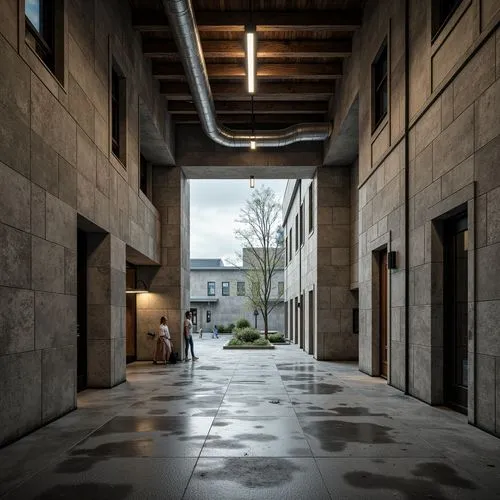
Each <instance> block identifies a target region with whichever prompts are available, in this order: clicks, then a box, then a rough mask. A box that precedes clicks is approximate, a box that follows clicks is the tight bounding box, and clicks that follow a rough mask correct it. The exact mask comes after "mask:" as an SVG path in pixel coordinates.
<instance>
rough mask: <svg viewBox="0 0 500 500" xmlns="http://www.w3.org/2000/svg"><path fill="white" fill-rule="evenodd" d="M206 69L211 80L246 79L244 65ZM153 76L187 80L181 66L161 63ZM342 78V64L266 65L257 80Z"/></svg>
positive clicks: (211, 66)
mask: <svg viewBox="0 0 500 500" xmlns="http://www.w3.org/2000/svg"><path fill="white" fill-rule="evenodd" d="M206 67H207V73H208V77H209V78H222V79H240V78H245V77H246V71H245V67H244V65H242V64H207V65H206ZM153 75H154V76H155V77H157V78H160V79H164V80H182V79H184V78H185V76H184V69H183V67H182V65H181V64H179V63H168V62H167V63H164V62H161V61H154V62H153ZM341 76H342V64H341V63H340V62H331V63H328V64H301V63H298V64H288V63H279V64H273V63H266V64H259V65H258V66H257V78H270V79H279V80H282V79H289V78H292V79H299V80H308V79H314V80H332V79H335V78H340V77H341Z"/></svg>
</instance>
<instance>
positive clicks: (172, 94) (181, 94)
mask: <svg viewBox="0 0 500 500" xmlns="http://www.w3.org/2000/svg"><path fill="white" fill-rule="evenodd" d="M210 87H211V90H212V95H213V97H214V99H216V100H228V101H237V100H242V101H247V100H248V98H249V94H248V92H247V90H246V86H245V85H244V83H243V82H237V83H234V82H230V83H227V82H214V83H211V84H210ZM333 91H334V85H333V84H332V83H331V82H307V83H304V82H259V86H258V87H257V92H256V93H255V94H254V100H255V101H258V100H277V101H290V100H304V101H325V100H328V99H329V98H331V97H332V96H333ZM160 92H161V93H162V94H164V95H166V96H167V98H168V100H180V101H188V100H191V99H192V97H191V91H190V90H189V85H188V84H187V83H177V82H175V83H174V82H165V81H162V82H160Z"/></svg>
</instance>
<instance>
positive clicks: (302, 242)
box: [299, 203, 304, 246]
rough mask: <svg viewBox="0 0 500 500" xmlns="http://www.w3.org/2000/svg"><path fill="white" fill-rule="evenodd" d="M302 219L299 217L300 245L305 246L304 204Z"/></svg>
mask: <svg viewBox="0 0 500 500" xmlns="http://www.w3.org/2000/svg"><path fill="white" fill-rule="evenodd" d="M299 213H300V217H299V226H300V245H301V246H302V245H303V244H304V204H303V203H301V205H300V212H299Z"/></svg>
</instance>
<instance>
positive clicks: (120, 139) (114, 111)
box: [111, 62, 127, 165]
mask: <svg viewBox="0 0 500 500" xmlns="http://www.w3.org/2000/svg"><path fill="white" fill-rule="evenodd" d="M126 89H127V85H126V80H125V77H124V76H123V73H122V71H121V70H120V68H119V67H118V66H117V65H116V64H115V63H114V62H113V67H112V70H111V150H112V152H113V154H114V155H115V156H116V157H117V158H118V159H119V160H120V161H121V162H122V164H123V165H125V163H126V150H125V139H126V134H127V124H126V109H127V108H126V102H127V100H126Z"/></svg>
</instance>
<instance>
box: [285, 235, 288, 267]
mask: <svg viewBox="0 0 500 500" xmlns="http://www.w3.org/2000/svg"><path fill="white" fill-rule="evenodd" d="M287 264H288V236H287V237H286V238H285V265H287Z"/></svg>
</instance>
